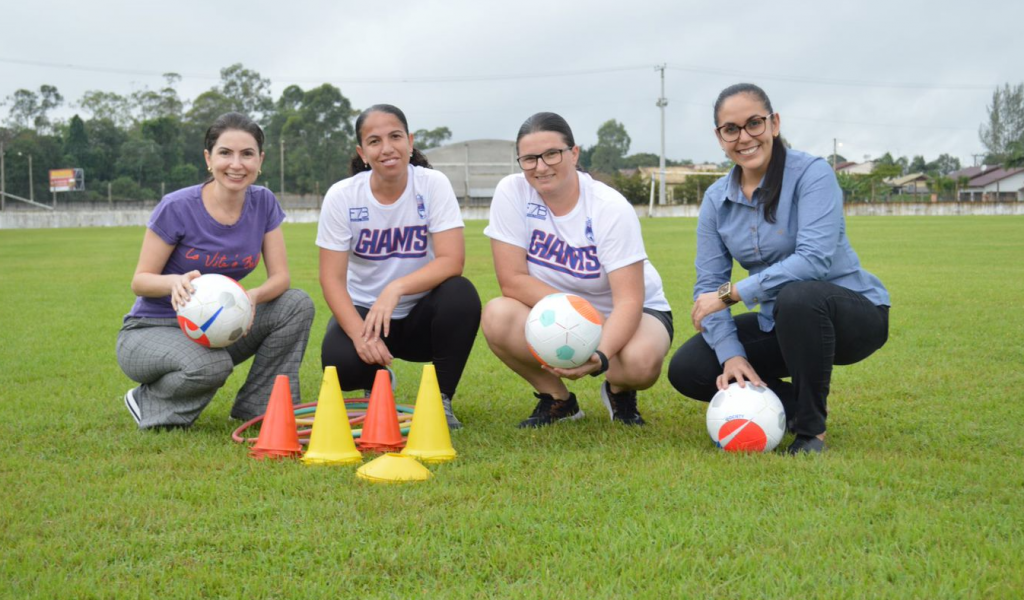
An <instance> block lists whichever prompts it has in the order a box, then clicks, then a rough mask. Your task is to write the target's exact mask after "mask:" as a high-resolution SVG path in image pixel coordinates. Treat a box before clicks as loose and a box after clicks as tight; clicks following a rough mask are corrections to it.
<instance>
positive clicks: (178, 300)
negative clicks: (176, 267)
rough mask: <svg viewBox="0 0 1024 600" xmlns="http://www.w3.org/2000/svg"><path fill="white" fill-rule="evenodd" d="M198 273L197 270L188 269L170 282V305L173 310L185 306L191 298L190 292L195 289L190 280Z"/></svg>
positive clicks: (197, 275)
mask: <svg viewBox="0 0 1024 600" xmlns="http://www.w3.org/2000/svg"><path fill="white" fill-rule="evenodd" d="M199 275H200V273H199V271H189V272H188V273H185V274H183V275H177V276H175V277H176V279H175V280H174V281H173V282H172V283H171V307H172V308H174V310H178V309H179V308H181V307H182V306H185V305H186V304H188V301H189V300H191V299H192V296H191V294H192V293H194V292H195V291H196V288H194V287H192V280H193V279H195V278H196V277H199Z"/></svg>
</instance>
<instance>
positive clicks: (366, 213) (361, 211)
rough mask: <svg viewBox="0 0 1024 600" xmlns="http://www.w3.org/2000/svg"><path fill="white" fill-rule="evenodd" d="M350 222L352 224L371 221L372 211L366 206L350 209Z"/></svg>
mask: <svg viewBox="0 0 1024 600" xmlns="http://www.w3.org/2000/svg"><path fill="white" fill-rule="evenodd" d="M348 220H349V221H352V222H357V221H369V220H370V209H369V208H367V207H365V206H358V207H356V208H350V209H348Z"/></svg>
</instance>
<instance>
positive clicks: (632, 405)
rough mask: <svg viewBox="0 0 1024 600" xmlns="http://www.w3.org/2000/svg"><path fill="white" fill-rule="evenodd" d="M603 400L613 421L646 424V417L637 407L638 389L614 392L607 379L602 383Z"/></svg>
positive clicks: (625, 423) (624, 423)
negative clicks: (641, 414) (642, 415)
mask: <svg viewBox="0 0 1024 600" xmlns="http://www.w3.org/2000/svg"><path fill="white" fill-rule="evenodd" d="M601 401H602V402H604V407H605V408H607V409H608V415H609V416H610V417H611V418H612V421H618V422H619V423H622V424H623V425H645V424H646V423H645V421H644V418H643V417H641V416H640V411H638V410H637V409H636V390H627V391H625V392H619V393H617V394H615V393H612V387H611V385H610V384H609V383H608V382H607V381H605V382H604V383H603V384H601Z"/></svg>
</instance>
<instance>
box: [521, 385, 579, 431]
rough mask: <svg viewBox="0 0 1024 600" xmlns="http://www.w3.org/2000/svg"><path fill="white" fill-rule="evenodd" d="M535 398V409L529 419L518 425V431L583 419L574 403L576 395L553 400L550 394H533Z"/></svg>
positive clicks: (577, 404) (576, 403) (577, 405)
mask: <svg viewBox="0 0 1024 600" xmlns="http://www.w3.org/2000/svg"><path fill="white" fill-rule="evenodd" d="M534 396H536V397H537V400H538V402H537V407H536V408H534V409H533V414H532V415H530V418H529V419H526V420H525V421H522V422H521V423H519V428H520V429H525V428H527V427H543V426H545V425H550V424H552V423H557V422H558V421H567V420H568V421H575V420H576V419H582V418H583V411H582V410H580V405H579V403H578V402H576V394H571V393H570V394H569V397H568V398H567V399H565V400H555V399H554V398H552V397H551V394H534Z"/></svg>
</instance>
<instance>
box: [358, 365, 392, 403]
mask: <svg viewBox="0 0 1024 600" xmlns="http://www.w3.org/2000/svg"><path fill="white" fill-rule="evenodd" d="M384 369H386V370H387V372H388V376H389V377H391V393H392V394H394V393H395V390H397V389H398V388H397V386H398V377H397V376H395V372H394V371H393V370H392V369H391V367H384ZM363 392H365V394H366V397H367V398H369V397H370V394H372V393H373V390H363Z"/></svg>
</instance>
